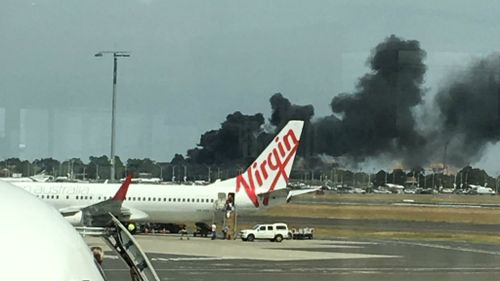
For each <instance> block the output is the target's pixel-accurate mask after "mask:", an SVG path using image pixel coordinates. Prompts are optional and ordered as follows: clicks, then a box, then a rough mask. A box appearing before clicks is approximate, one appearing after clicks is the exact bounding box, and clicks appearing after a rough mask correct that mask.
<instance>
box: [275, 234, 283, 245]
mask: <svg viewBox="0 0 500 281" xmlns="http://www.w3.org/2000/svg"><path fill="white" fill-rule="evenodd" d="M274 241H276V242H278V243H279V242H281V241H283V236H281V235H280V234H278V235H276V237H274Z"/></svg>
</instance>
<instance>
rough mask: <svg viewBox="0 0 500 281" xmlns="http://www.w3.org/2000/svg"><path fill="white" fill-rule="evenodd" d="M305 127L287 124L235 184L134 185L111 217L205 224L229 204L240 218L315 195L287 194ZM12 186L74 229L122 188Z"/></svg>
mask: <svg viewBox="0 0 500 281" xmlns="http://www.w3.org/2000/svg"><path fill="white" fill-rule="evenodd" d="M303 124H304V122H303V121H290V122H288V124H287V125H286V126H285V127H284V128H283V129H282V130H281V131H280V132H279V133H278V135H277V136H276V137H275V139H274V140H273V141H272V142H271V143H270V144H269V145H268V146H267V147H266V149H265V150H264V151H263V152H262V153H261V154H260V155H259V156H258V158H257V159H256V160H255V161H254V162H253V163H252V164H251V165H250V166H249V167H248V168H247V170H246V171H245V172H243V173H242V174H241V175H239V176H237V177H235V178H231V179H227V180H223V181H220V180H218V181H216V182H214V183H212V184H209V185H206V186H199V185H193V186H188V185H151V184H133V185H132V187H131V188H130V190H129V192H128V195H126V197H124V198H123V199H125V201H124V202H123V206H121V208H120V210H121V214H119V215H118V214H116V213H113V214H114V215H115V216H117V217H119V218H120V220H122V221H133V222H158V223H161V222H185V221H207V220H212V218H213V215H214V211H216V210H222V209H224V207H225V204H226V200H228V198H231V199H232V200H233V202H232V203H233V204H234V206H235V207H236V209H237V211H238V214H242V213H248V212H253V211H257V210H260V209H262V208H266V207H269V206H274V205H277V204H284V203H287V202H288V201H289V200H290V199H291V198H292V197H293V196H296V195H299V194H303V193H307V192H311V191H314V190H316V189H312V190H288V189H286V187H287V183H288V181H289V175H290V171H291V169H292V165H293V160H294V158H295V155H296V153H297V148H298V146H299V140H300V135H301V133H302V128H303ZM13 184H16V185H17V186H19V187H22V188H24V189H26V190H28V191H30V192H31V193H33V194H35V195H36V196H37V197H39V198H41V199H42V200H44V201H46V202H48V203H50V204H51V205H53V206H54V207H55V208H56V209H58V210H59V211H60V212H61V213H63V214H65V215H66V217H67V218H69V219H70V221H71V222H72V223H73V224H75V225H78V224H83V225H88V224H86V223H88V222H89V221H90V222H94V221H95V220H89V221H86V220H85V219H82V218H85V217H87V218H89V217H92V216H85V211H84V210H94V211H99V208H100V207H102V205H106V204H104V202H102V200H107V201H108V204H109V201H110V200H111V199H112V198H114V197H113V194H114V192H115V191H116V190H117V188H118V185H116V184H86V183H35V182H31V183H26V182H16V183H13ZM115 197H116V196H115ZM111 201H112V200H111ZM115 201H116V200H115ZM115 207H116V205H115ZM71 212H73V214H71ZM82 215H83V216H82Z"/></svg>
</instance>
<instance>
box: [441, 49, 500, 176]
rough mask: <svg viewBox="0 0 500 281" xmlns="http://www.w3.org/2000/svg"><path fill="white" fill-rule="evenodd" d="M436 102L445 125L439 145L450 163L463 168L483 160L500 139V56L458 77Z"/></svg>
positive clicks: (476, 65) (472, 66)
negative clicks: (483, 156)
mask: <svg viewBox="0 0 500 281" xmlns="http://www.w3.org/2000/svg"><path fill="white" fill-rule="evenodd" d="M435 101H436V103H437V106H438V108H439V111H440V113H441V116H440V120H441V122H442V129H441V130H440V132H439V134H438V135H439V138H438V140H437V141H436V145H438V146H441V147H444V146H447V162H449V163H451V164H453V165H455V166H458V167H462V166H464V165H467V164H469V163H471V162H473V161H476V160H479V158H480V156H481V155H482V152H483V150H484V148H485V146H486V145H487V144H488V143H496V142H497V141H498V140H499V139H500V55H491V56H489V57H487V58H484V59H480V60H477V61H476V62H474V63H472V64H471V65H470V66H469V67H468V68H467V69H466V70H465V71H462V72H459V73H456V74H455V75H454V77H453V79H452V81H451V82H450V83H449V84H448V85H447V86H446V87H444V88H443V89H441V90H440V91H439V92H438V93H437V95H436V98H435Z"/></svg>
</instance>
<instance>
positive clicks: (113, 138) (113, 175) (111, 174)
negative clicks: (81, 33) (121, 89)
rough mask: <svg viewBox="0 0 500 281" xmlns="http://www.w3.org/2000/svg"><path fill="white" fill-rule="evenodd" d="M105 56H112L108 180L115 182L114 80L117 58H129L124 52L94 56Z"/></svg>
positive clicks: (101, 53)
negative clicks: (109, 165)
mask: <svg viewBox="0 0 500 281" xmlns="http://www.w3.org/2000/svg"><path fill="white" fill-rule="evenodd" d="M105 54H112V55H113V99H112V102H111V153H110V154H111V155H110V162H111V170H110V180H111V181H114V180H115V134H116V128H115V127H116V122H115V114H116V113H115V107H116V78H117V72H118V71H117V68H118V58H123V57H130V53H129V52H126V51H101V52H99V53H97V54H95V55H94V56H96V57H102V56H103V55H105Z"/></svg>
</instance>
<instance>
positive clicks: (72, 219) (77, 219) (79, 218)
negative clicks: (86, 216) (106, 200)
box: [64, 211, 83, 226]
mask: <svg viewBox="0 0 500 281" xmlns="http://www.w3.org/2000/svg"><path fill="white" fill-rule="evenodd" d="M64 218H65V219H66V220H67V221H68V222H69V223H71V224H72V225H74V226H82V225H83V215H82V211H78V212H76V213H75V214H74V215H71V216H65V217H64Z"/></svg>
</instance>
